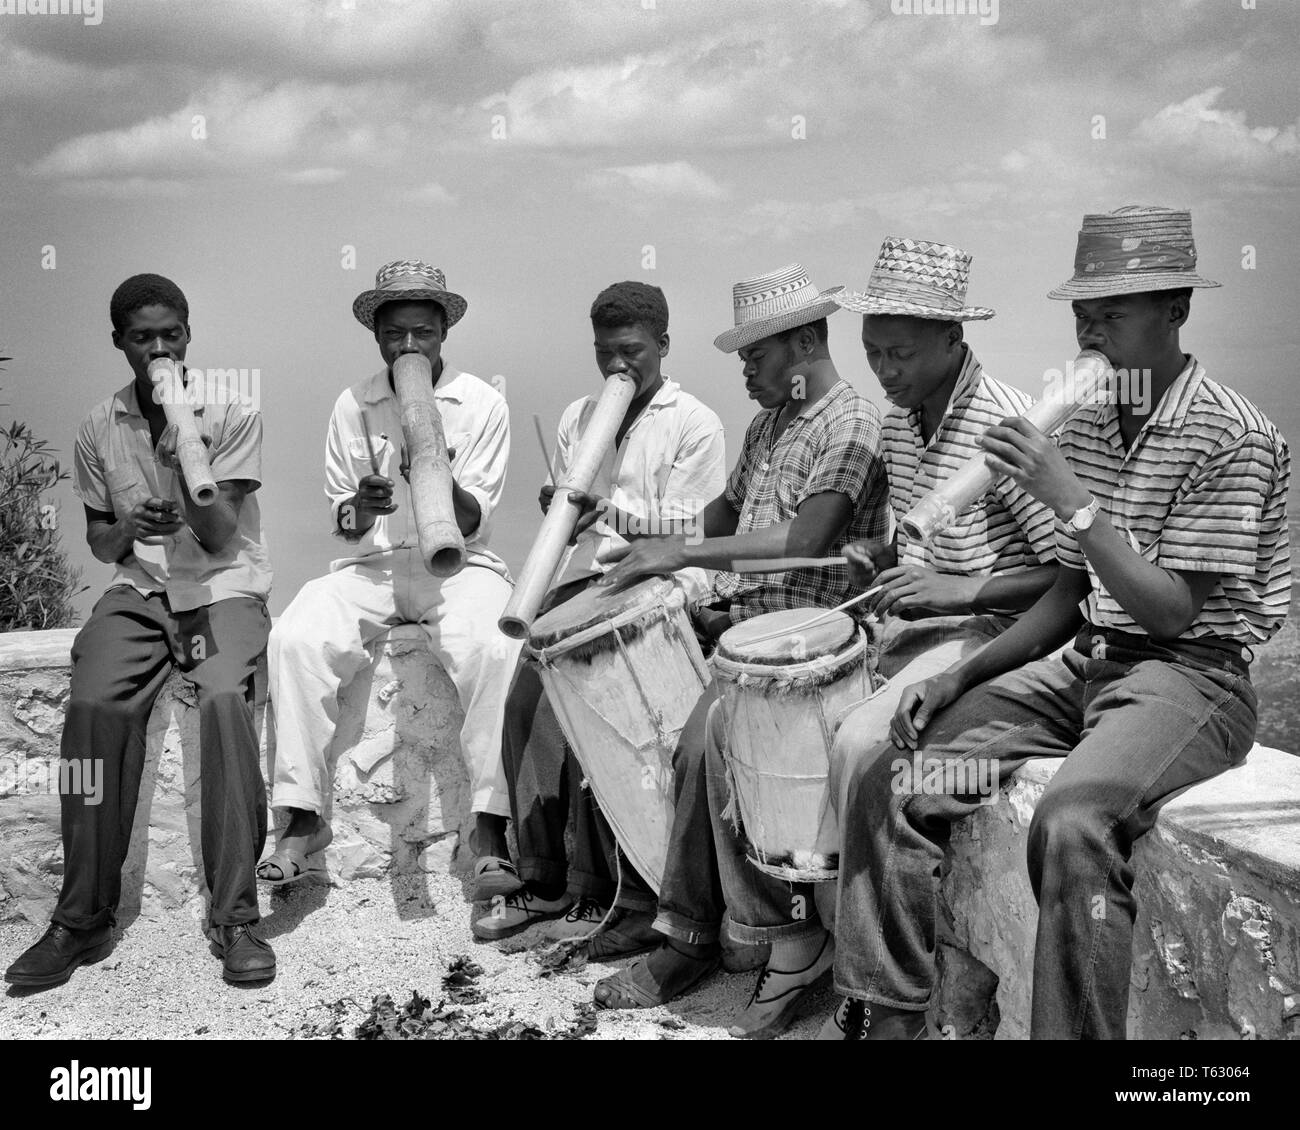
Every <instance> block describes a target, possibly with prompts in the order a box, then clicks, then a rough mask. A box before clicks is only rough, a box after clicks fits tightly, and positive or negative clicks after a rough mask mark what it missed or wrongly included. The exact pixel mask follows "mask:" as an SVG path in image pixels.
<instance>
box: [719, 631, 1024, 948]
mask: <svg viewBox="0 0 1300 1130" xmlns="http://www.w3.org/2000/svg"><path fill="white" fill-rule="evenodd" d="M1013 622H1014V621H1013V620H1012V619H1011V618H1010V617H1006V616H930V617H926V618H924V619H919V620H900V619H897V618H891V619H890V620H889V621H888V622H887V624H886V627H885V629H884V632H883V634H882V636H881V644H880V653H879V657H878V659H877V671H878V673H879V674H881V675H884V676H885V677H886V679H888V682H886V683H885V684H884V685H883V686H880V687H878V688H877V689H876V690H875V691H874V692H873V693H872V695H871V697H870V698H868V699H866V700H864V701H863V702H861V703H859V704H857V706H856V707H851V708H849V709H848V710H846V711H845V712H844V716H843V718H842V719H839V720H832V721H838V724H839V726H840V729H839V731H838V736H837V737H836V739H835V744H834V747H833V750H832V751H831V754H830V777H829V781H828V787H829V788H830V790H831V805H829V806H828V811H827V818H828V819H829V820H834V819H835V813H836V811H838V810H839V809H840V808H841V807H842V805H836V804H835V799H836V797H837V796H838V795H839V794H840V793H841V792H842V781H843V780H847V779H848V777H849V776H850V774H848V773H846V772H845V771H844V768H845V766H846V765H852V764H853V763H854V761H855V760H856V757H857V755H858V754H859V753H861V752H864V751H870V752H871V753H872V754H873V755H874V751H875V747H876V745H877V742H878V739H879V738H880V737H881V736H883V735H886V734H888V732H889V719H890V718H892V717H893V714H894V710H895V708H896V707H897V706H898V700H899V697H900V696H901V695H902V693H903V690H904V688H905V687H907V686H908V685H910V684H911V683H916V682H920V681H921V680H922V679H927V678H929V677H930V676H931V675H934V674H938V673H939V672H940V671H944V670H947V668H949V667H951V666H952V665H953V664H954V663H956V662H957V661H958V660H959V659H961V658H963V657H965V656H966V655H968V654H969V653H970V652H972V651H974V650H976V649H977V648H979V647H981V646H982V645H984V644H986V643H988V641H989V640H991V639H993V638H994V637H996V636H998V635H999V634H1001V633H1002V632H1003V631H1004V630H1005V629H1006V628H1007V627H1008V626H1009V625H1010V624H1012V623H1013ZM725 748H726V731H725V727H724V725H723V720H722V711H721V709H719V708H716V707H715V708H714V710H713V712H712V713H711V714H710V715H709V723H708V731H707V755H706V756H707V760H708V774H707V776H708V786H709V806H710V809H711V812H712V816H713V838H714V845H715V850H716V852H717V858H718V871H719V874H720V876H721V879H722V892H723V895H724V897H725V899H726V903H727V933H728V934H730V935H731V937H732V938H734V939H735V940H736V941H738V942H742V943H748V944H751V945H766V944H769V943H771V942H774V941H777V940H778V939H781V938H796V937H799V936H801V935H804V934H811V933H818V932H820V931H821V930H823V929H825V926H824V925H823V923H822V919H821V915H820V913H819V911H818V907H817V900H818V899H819V898H825V899H833V898H834V897H835V886H836V884H834V883H830V882H824V883H791V882H783V881H782V880H780V879H777V878H775V877H773V876H771V875H768V874H767V873H766V872H763V871H760V870H759V869H758V868H757V867H754V866H753V865H752V864H750V863H749V862H747V860H746V857H745V849H744V845H743V842H742V840H741V838H740V836H738V835H737V833H736V829H735V828H734V827H733V825H732V822H731V820H730V819H727V818H724V817H723V815H722V812H723V810H724V808H725V807H726V804H727V800H728V791H727V786H726V781H725V769H724V765H723V751H724V750H725ZM842 852H843V845H841V853H842Z"/></svg>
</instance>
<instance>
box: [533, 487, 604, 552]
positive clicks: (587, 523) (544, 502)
mask: <svg viewBox="0 0 1300 1130" xmlns="http://www.w3.org/2000/svg"><path fill="white" fill-rule="evenodd" d="M555 490H556V488H555V487H554V486H552V485H551V484H550V483H547V484H546V485H545V486H544V487H542V489H541V493H540V494H538V496H537V505H538V506H540V507H541V508H542V513H543V514H549V513H550V510H551V503H552V502H553V501H555ZM566 501H568V502H570V503H572V504H573V505H574V506H575V507H577V509H578V522H577V525H575V526H574V527H573V536H572V537H570V538H569V544H570V545H576V544H577V541H578V538H579V537H581V536H582V535H583V534H585V533H586V532H587V531H588V530H589V529H590V528H591V527H592V526H593V525H594V524H595V523H596V522H599V521H600V518H601V515H602V514H603V513H604V509H605V500H604V499H603V498H601V497H600V496H599V495H595V494H584V493H583V492H582V491H580V490H573V491H569V493H568V495H567V496H566Z"/></svg>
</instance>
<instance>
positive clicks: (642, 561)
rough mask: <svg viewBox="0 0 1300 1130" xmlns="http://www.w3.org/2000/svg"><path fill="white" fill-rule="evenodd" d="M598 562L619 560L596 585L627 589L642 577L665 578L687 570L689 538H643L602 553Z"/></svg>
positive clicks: (605, 563) (678, 536)
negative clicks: (680, 570) (687, 541)
mask: <svg viewBox="0 0 1300 1130" xmlns="http://www.w3.org/2000/svg"><path fill="white" fill-rule="evenodd" d="M597 560H598V561H599V562H600V563H601V564H602V565H608V564H609V563H610V562H613V561H617V562H618V564H617V565H615V566H614V568H613V569H611V570H610V571H609V572H608V573H606V574H605V575H604V576H603V577H601V578H600V580H598V581H597V582H596V584H598V585H606V586H608V587H609V588H611V589H621V588H626V587H627V586H628V585H631V584H633V583H635V581H636V580H637V579H638V578H640V577H651V576H662V575H664V574H667V573H675V572H677V570H678V569H684V568H685V567H686V566H687V565H688V564H689V562H688V561H687V557H686V536H685V535H684V534H673V535H671V536H670V537H666V538H642V539H641V540H639V541H637V542H634V543H633V544H631V545H623V546H618V547H616V548H613V549H609V550H607V551H606V552H604V553H602V554H601V555H600V556H599V557H598V558H597Z"/></svg>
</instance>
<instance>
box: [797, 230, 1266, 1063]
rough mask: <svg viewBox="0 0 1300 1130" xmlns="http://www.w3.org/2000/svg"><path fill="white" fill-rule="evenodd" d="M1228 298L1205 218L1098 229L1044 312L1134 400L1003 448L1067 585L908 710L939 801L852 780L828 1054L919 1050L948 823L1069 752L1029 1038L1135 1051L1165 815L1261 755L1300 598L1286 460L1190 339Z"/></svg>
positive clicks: (1046, 800)
mask: <svg viewBox="0 0 1300 1130" xmlns="http://www.w3.org/2000/svg"><path fill="white" fill-rule="evenodd" d="M1217 285H1218V284H1217V283H1214V282H1211V281H1209V280H1208V279H1205V278H1202V277H1201V276H1200V275H1198V274H1197V273H1196V249H1195V244H1194V242H1193V240H1192V227H1191V216H1190V215H1189V214H1188V213H1187V212H1183V211H1176V210H1173V209H1168V208H1121V209H1119V210H1118V211H1117V212H1114V213H1110V214H1107V215H1089V216H1085V217H1084V221H1083V230H1082V231H1081V232H1080V234H1079V245H1078V252H1077V254H1076V258H1075V274H1074V277H1073V278H1072V279H1070V280H1069V281H1068V282H1066V283H1065V284H1064V285H1062V286H1060V287H1058V288H1057V289H1056V290H1054V291H1052V292H1051V294H1050V295H1049V297H1051V298H1056V299H1062V300H1068V301H1070V302H1071V303H1072V306H1073V311H1074V318H1075V333H1076V336H1077V338H1078V343H1079V345H1080V346H1081V347H1083V348H1086V349H1095V350H1098V351H1100V352H1101V353H1103V354H1104V355H1105V356H1106V358H1107V359H1108V360H1109V361H1110V362H1111V364H1112V365H1114V366H1115V368H1116V370H1117V375H1118V376H1119V377H1121V378H1122V379H1120V380H1117V381H1116V383H1115V391H1117V392H1118V393H1123V394H1125V395H1116V396H1111V397H1108V398H1106V400H1105V402H1104V403H1100V404H1097V405H1092V406H1088V407H1085V408H1084V409H1083V410H1082V411H1080V412H1079V413H1078V414H1077V415H1076V416H1075V417H1074V418H1073V419H1072V420H1071V421H1070V422H1069V423H1067V424H1066V425H1065V427H1064V428H1063V429H1062V433H1061V437H1060V439H1059V442H1058V444H1053V443H1052V442H1051V440H1050V439H1048V438H1047V437H1045V436H1043V435H1042V434H1041V433H1040V432H1039V431H1038V430H1037V429H1035V428H1034V427H1033V426H1032V425H1031V424H1029V423H1028V421H1026V420H1025V419H1023V418H1010V419H1007V420H1006V421H1004V422H1003V423H1002V425H1000V426H998V427H995V428H992V429H990V430H989V432H988V434H987V435H986V436H985V438H984V440H983V447H984V448H985V450H986V451H987V453H988V455H989V464H990V466H991V467H992V468H993V469H994V470H995V471H998V472H1000V473H1003V474H1006V475H1009V476H1011V478H1013V479H1014V480H1015V481H1016V482H1017V483H1019V484H1020V485H1021V486H1023V487H1024V488H1025V489H1026V490H1028V491H1029V492H1030V493H1031V494H1032V495H1033V496H1034V497H1035V498H1038V499H1040V500H1041V501H1042V502H1044V503H1046V504H1047V505H1048V506H1049V507H1051V509H1052V510H1053V512H1054V513H1055V514H1056V516H1057V527H1056V530H1057V560H1058V562H1059V565H1060V571H1059V573H1058V575H1057V579H1056V581H1055V583H1054V584H1053V586H1052V588H1051V589H1050V590H1049V591H1048V592H1047V593H1046V595H1044V596H1043V597H1042V599H1041V600H1039V601H1038V603H1037V604H1035V605H1034V607H1033V608H1032V609H1030V610H1029V611H1028V612H1027V613H1025V615H1024V616H1022V617H1021V618H1020V619H1019V620H1018V621H1017V622H1016V624H1015V625H1014V626H1013V627H1012V628H1010V629H1009V630H1008V631H1007V632H1005V633H1004V634H1003V635H1001V636H999V637H998V638H997V639H996V640H994V641H993V642H992V643H990V644H988V645H987V646H985V647H984V648H982V649H981V650H980V651H978V652H976V653H975V654H974V655H973V656H971V657H970V658H967V659H964V660H963V661H962V662H961V663H959V664H957V665H956V666H954V667H953V668H952V669H951V670H949V671H947V672H944V673H943V674H940V675H937V676H935V677H933V678H931V679H928V680H926V681H925V682H924V683H921V684H919V685H916V686H912V687H908V688H907V689H906V690H905V691H904V692H903V697H902V700H901V702H900V703H899V708H898V712H897V714H896V715H895V717H894V720H893V723H892V738H893V742H894V745H895V746H897V747H898V748H899V749H900V750H903V751H915V752H916V754H917V755H918V756H922V757H923V758H924V762H925V780H924V785H925V787H924V788H923V789H912V790H906V791H904V790H897V789H891V787H890V786H891V776H892V773H891V764H890V761H889V759H887V758H879V759H877V760H876V761H875V762H874V763H873V764H871V765H868V766H867V767H865V769H864V770H863V772H862V773H860V774H858V775H856V776H855V779H854V780H853V781H852V782H850V784H849V786H848V793H847V795H848V799H849V805H848V809H847V812H846V813H845V814H844V815H845V817H846V819H848V820H850V821H852V822H854V823H856V824H858V825H859V826H860V827H861V828H862V834H861V835H857V836H855V837H853V839H852V841H851V843H852V846H853V849H854V857H853V858H852V859H850V860H848V861H845V860H844V859H841V867H845V866H848V867H851V868H852V869H853V870H854V871H855V872H862V873H865V874H867V875H869V876H871V882H869V883H865V884H862V885H861V886H860V887H858V888H855V889H856V890H857V893H858V895H859V897H857V898H855V899H854V900H853V902H852V905H851V906H850V905H848V904H847V903H845V902H843V901H842V902H841V911H840V912H841V914H842V915H843V914H845V913H846V912H847V913H850V914H851V915H852V921H851V922H850V921H848V920H844V919H841V920H840V921H839V923H838V924H837V925H838V928H839V929H840V930H841V931H846V930H853V931H855V932H856V933H857V935H858V936H859V938H860V942H859V949H860V950H861V956H860V960H859V961H858V963H857V965H856V968H855V970H854V971H853V973H854V976H853V979H852V982H851V984H849V983H842V984H841V988H842V989H845V990H846V991H847V992H848V993H849V998H848V1000H846V1001H845V1002H844V1004H842V1005H841V1007H840V1008H839V1009H838V1010H837V1012H836V1014H835V1015H834V1016H833V1017H832V1018H831V1019H830V1020H829V1021H828V1022H827V1024H826V1026H825V1028H824V1029H823V1035H825V1036H827V1037H829V1038H836V1039H840V1038H850V1039H852V1038H863V1037H865V1038H868V1039H871V1038H884V1039H910V1038H915V1037H916V1036H918V1035H920V1034H921V1033H922V1032H923V1031H924V1027H925V1009H926V1007H927V1006H928V1004H929V1003H930V998H931V993H932V991H933V986H934V980H935V975H934V948H935V904H936V894H937V891H936V885H935V884H936V880H935V876H936V875H937V874H938V870H939V866H940V863H941V862H942V859H943V850H944V849H943V845H944V843H945V842H946V839H947V836H948V831H949V828H950V825H951V822H952V821H954V820H957V819H960V818H962V817H963V816H966V815H968V814H969V813H970V812H971V811H973V810H974V808H975V807H976V805H977V804H978V802H979V798H978V797H977V796H972V795H970V794H969V792H968V791H963V790H962V789H961V788H960V787H958V785H957V784H956V783H957V782H968V781H969V779H970V776H971V774H970V772H969V769H970V768H971V765H970V763H972V762H975V763H979V764H980V766H981V767H986V768H987V770H988V773H989V774H990V776H991V778H992V779H993V780H999V781H1001V780H1005V779H1006V778H1007V777H1008V776H1009V775H1010V774H1011V773H1012V772H1014V770H1015V769H1017V768H1018V767H1019V766H1020V765H1022V764H1023V763H1024V761H1025V759H1026V758H1029V757H1060V758H1063V759H1064V761H1063V764H1062V765H1061V768H1060V770H1059V772H1057V774H1056V775H1055V777H1054V778H1053V779H1052V781H1051V783H1050V784H1049V785H1048V787H1047V790H1046V791H1045V793H1044V795H1043V798H1042V800H1041V801H1040V802H1039V804H1038V807H1037V810H1036V811H1035V813H1034V818H1033V822H1032V824H1031V825H1030V829H1029V841H1028V864H1029V873H1030V879H1031V882H1032V884H1033V889H1034V895H1035V898H1036V899H1037V900H1038V908H1039V914H1038V937H1037V943H1036V946H1035V951H1034V993H1033V1010H1032V1017H1031V1027H1030V1032H1031V1035H1032V1036H1033V1037H1034V1038H1039V1039H1041V1038H1053V1037H1056V1038H1074V1039H1078V1038H1091V1039H1122V1038H1123V1037H1124V1035H1125V1021H1126V1016H1127V1009H1128V984H1129V971H1130V968H1131V964H1132V942H1133V921H1134V918H1135V917H1136V904H1135V901H1134V897H1133V879H1134V875H1133V868H1132V866H1131V864H1130V859H1131V856H1132V850H1133V846H1134V844H1135V842H1136V841H1137V840H1138V839H1139V838H1140V837H1141V836H1143V835H1144V834H1145V833H1146V832H1147V831H1149V830H1150V828H1151V827H1152V825H1153V824H1154V823H1155V820H1156V815H1157V813H1158V811H1159V809H1160V807H1161V805H1162V804H1164V802H1165V801H1167V800H1169V799H1170V798H1171V797H1172V796H1174V795H1175V794H1177V793H1179V792H1181V791H1183V790H1184V789H1186V788H1188V787H1190V786H1192V785H1195V784H1197V783H1198V782H1200V781H1204V780H1207V779H1208V778H1210V777H1213V776H1216V775H1217V774H1219V773H1222V772H1223V771H1224V770H1226V769H1229V768H1231V767H1233V766H1235V765H1238V764H1240V763H1241V762H1242V761H1243V760H1244V758H1245V756H1246V753H1247V752H1248V750H1249V749H1250V746H1251V743H1252V741H1253V740H1254V734H1255V720H1256V699H1255V692H1254V690H1253V689H1252V688H1251V685H1250V674H1249V671H1250V668H1249V661H1250V658H1251V651H1250V648H1251V646H1252V645H1255V644H1258V643H1263V642H1264V641H1266V640H1268V639H1269V638H1270V637H1272V636H1273V635H1274V633H1276V631H1277V630H1278V628H1279V627H1281V625H1282V622H1283V620H1284V619H1285V617H1286V609H1287V601H1288V596H1289V591H1290V556H1289V547H1288V544H1287V514H1286V495H1287V487H1288V484H1289V479H1290V453H1289V451H1288V449H1287V445H1286V441H1285V440H1284V439H1283V438H1282V436H1281V435H1280V434H1279V433H1278V431H1277V429H1276V428H1275V427H1274V426H1273V424H1272V423H1271V422H1270V421H1269V420H1268V419H1266V418H1265V417H1264V415H1263V414H1262V413H1261V412H1260V411H1259V410H1258V409H1257V408H1256V407H1255V406H1254V405H1252V404H1251V403H1250V402H1249V401H1247V400H1246V399H1245V398H1244V397H1242V396H1240V395H1239V394H1237V393H1235V392H1233V391H1232V390H1231V389H1228V388H1226V387H1224V386H1223V385H1221V384H1219V383H1218V382H1216V381H1213V380H1211V379H1210V377H1209V376H1208V375H1207V374H1206V372H1205V370H1204V368H1203V367H1202V366H1201V365H1200V363H1199V362H1197V360H1196V359H1195V358H1194V357H1192V356H1190V355H1188V354H1185V353H1183V351H1182V348H1181V346H1180V344H1179V331H1180V330H1181V328H1182V326H1183V323H1184V322H1186V320H1187V317H1188V311H1189V308H1190V297H1191V290H1192V288H1194V287H1212V286H1217ZM1081 605H1082V606H1083V607H1084V609H1085V614H1086V619H1085V618H1084V616H1083V615H1081V614H1080V606H1081ZM1072 636H1073V637H1074V642H1073V645H1072V646H1071V647H1069V648H1067V649H1066V650H1065V651H1064V652H1063V653H1062V654H1061V655H1060V656H1054V657H1051V658H1046V659H1044V658H1042V657H1043V656H1045V655H1047V654H1048V653H1049V652H1051V651H1052V649H1053V648H1055V647H1058V646H1060V645H1061V644H1063V643H1065V642H1067V641H1068V640H1069V639H1070V638H1071V637H1072Z"/></svg>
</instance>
